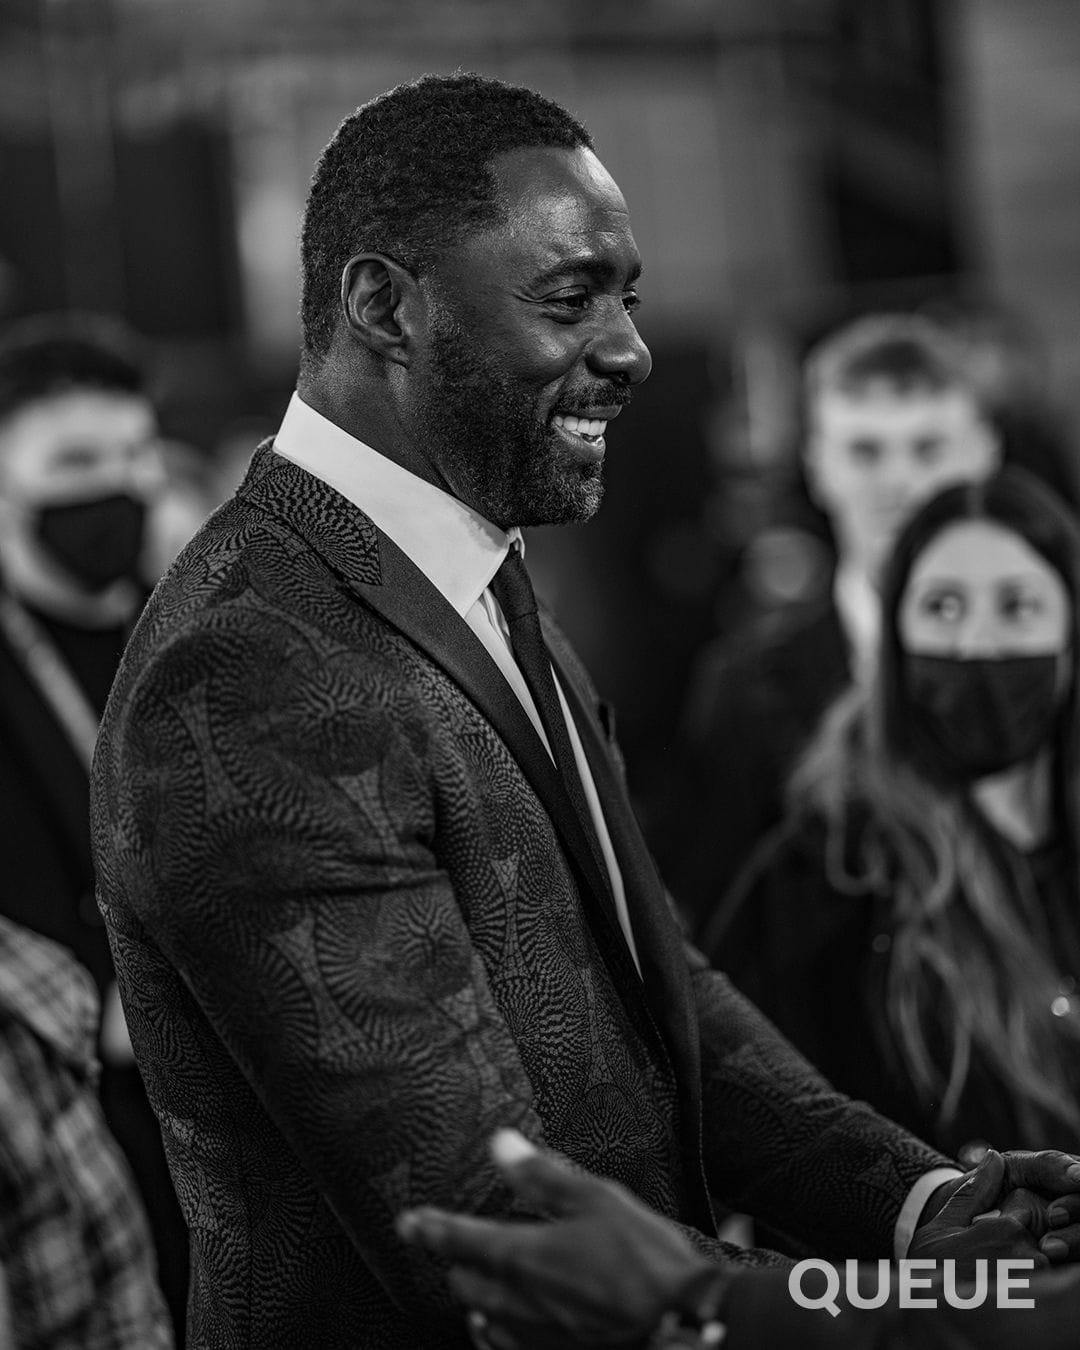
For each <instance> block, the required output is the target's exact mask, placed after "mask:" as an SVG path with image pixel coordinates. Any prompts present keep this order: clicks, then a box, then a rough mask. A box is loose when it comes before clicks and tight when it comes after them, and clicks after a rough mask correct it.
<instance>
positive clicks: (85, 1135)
mask: <svg viewBox="0 0 1080 1350" xmlns="http://www.w3.org/2000/svg"><path fill="white" fill-rule="evenodd" d="M97 1019H98V1011H97V999H96V994H95V992H94V989H93V985H92V983H91V981H90V978H89V976H88V975H87V974H86V972H84V971H83V970H82V968H81V967H80V966H78V965H77V964H76V963H75V962H74V961H73V960H72V958H71V957H70V956H69V955H68V954H67V952H65V951H64V950H63V948H61V947H58V946H56V945H55V944H54V943H52V942H49V941H47V940H46V939H44V938H42V937H40V936H38V935H37V934H36V933H31V932H29V931H28V930H27V929H25V928H21V927H19V926H17V925H15V924H12V923H10V922H9V921H8V920H7V919H4V918H2V917H0V1264H2V1267H3V1274H4V1276H5V1277H6V1281H7V1287H8V1296H9V1300H10V1304H11V1318H12V1321H13V1324H14V1333H15V1343H16V1345H18V1346H19V1347H20V1350H36V1348H37V1347H42V1348H44V1347H48V1348H49V1350H68V1348H69V1347H70V1350H75V1347H79V1350H119V1347H124V1350H136V1347H137V1350H158V1348H159V1347H168V1346H170V1345H171V1343H172V1338H171V1333H170V1331H169V1329H168V1328H169V1323H168V1316H167V1313H166V1311H165V1306H164V1303H163V1302H162V1299H161V1295H160V1293H159V1292H158V1288H157V1283H156V1279H155V1274H154V1258H153V1248H152V1245H151V1242H150V1235H149V1232H148V1230H147V1226H146V1219H145V1217H144V1215H143V1213H142V1210H141V1209H140V1207H139V1202H138V1200H137V1198H136V1195H135V1189H134V1182H133V1181H132V1179H131V1176H130V1174H129V1173H128V1170H127V1167H126V1164H125V1163H124V1161H123V1159H122V1157H121V1154H120V1151H119V1148H118V1147H117V1145H116V1143H115V1142H114V1141H113V1139H112V1137H111V1135H110V1134H109V1133H108V1131H107V1130H106V1127H105V1122H104V1120H103V1118H102V1115H101V1111H100V1108H99V1106H98V1102H97V1098H96V1096H95V1093H94V1080H95V1077H96V1074H97V1064H96V1061H95V1059H94V1044H95V1039H96V1034H97Z"/></svg>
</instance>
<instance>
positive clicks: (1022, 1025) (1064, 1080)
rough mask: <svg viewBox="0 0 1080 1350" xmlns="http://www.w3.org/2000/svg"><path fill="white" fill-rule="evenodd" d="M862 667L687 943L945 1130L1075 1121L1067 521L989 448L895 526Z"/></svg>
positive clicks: (929, 1127)
mask: <svg viewBox="0 0 1080 1350" xmlns="http://www.w3.org/2000/svg"><path fill="white" fill-rule="evenodd" d="M882 604H883V615H882V637H881V647H880V660H879V664H878V668H877V671H876V673H875V674H874V675H873V676H872V677H871V679H870V680H869V681H868V682H867V683H866V684H865V685H863V686H861V687H858V688H853V689H850V690H848V691H847V692H846V693H845V694H844V695H842V696H841V698H840V700H839V701H838V702H837V703H836V704H835V705H834V706H833V708H832V709H831V710H830V712H829V713H828V714H827V715H826V717H825V718H824V719H823V722H822V725H821V728H820V730H819V732H818V734H817V736H816V738H815V740H814V741H813V742H812V744H811V745H810V747H809V748H808V750H807V752H806V753H805V755H804V757H803V759H802V761H801V763H800V765H799V767H798V768H797V770H796V772H795V774H794V775H793V778H792V781H791V784H790V795H789V802H790V810H789V814H788V817H787V819H786V820H785V822H784V824H783V825H781V826H780V827H779V829H778V830H777V831H775V832H774V833H773V834H772V835H770V836H769V837H767V838H766V840H764V841H763V843H762V845H761V846H760V847H759V849H758V850H757V852H756V854H755V856H754V857H753V859H752V860H751V861H750V863H749V864H748V865H747V867H746V869H745V870H744V872H743V874H742V876H741V877H740V879H739V880H738V881H737V882H736V884H735V887H734V889H733V891H732V892H731V893H730V895H729V897H728V898H727V900H726V901H725V903H724V904H723V905H722V906H721V909H720V911H719V912H718V914H717V916H716V919H715V920H714V922H713V924H712V925H711V927H710V930H709V933H708V935H707V939H706V943H705V944H704V945H705V947H706V950H707V952H708V955H709V956H710V957H711V958H712V960H713V961H714V962H715V964H717V965H718V966H720V967H722V968H723V969H724V970H726V971H728V973H729V974H730V975H731V976H732V977H733V979H734V980H735V981H736V983H737V984H739V985H740V987H741V988H742V989H743V990H744V991H745V992H746V993H747V994H749V996H750V997H751V998H752V999H754V1001H755V1002H757V1003H758V1005H759V1006H760V1007H761V1008H762V1009H763V1010H764V1011H765V1012H766V1013H767V1014H768V1015H769V1016H770V1017H772V1018H773V1020H774V1021H775V1022H776V1023H777V1025H778V1026H779V1027H780V1028H781V1030H783V1031H784V1032H785V1033H786V1034H787V1036H788V1037H789V1038H790V1039H791V1040H792V1041H793V1042H794V1044H795V1045H796V1046H798V1047H799V1048H800V1049H801V1050H802V1051H803V1052H804V1054H806V1056H807V1058H809V1059H810V1060H812V1061H813V1062H814V1063H815V1064H816V1065H817V1066H818V1067H819V1068H820V1069H821V1070H822V1071H823V1072H824V1073H825V1074H826V1076H827V1077H829V1078H830V1079H831V1081H832V1082H833V1084H834V1085H835V1086H836V1087H837V1088H839V1089H840V1090H841V1091H843V1092H845V1093H847V1094H848V1095H849V1096H855V1097H863V1098H865V1099H867V1100H868V1101H869V1102H871V1104H872V1105H874V1106H875V1107H877V1108H878V1109H879V1110H880V1111H882V1112H883V1113H884V1114H886V1115H889V1116H892V1117H893V1118H894V1119H896V1120H899V1121H900V1122H901V1123H903V1124H905V1125H907V1126H908V1127H909V1128H910V1129H912V1130H913V1131H914V1132H916V1133H917V1134H920V1135H921V1136H923V1137H924V1138H926V1139H928V1140H931V1141H933V1142H935V1143H937V1144H938V1146H939V1147H942V1148H943V1149H945V1150H946V1151H952V1152H958V1151H960V1150H961V1149H962V1148H963V1147H964V1146H965V1145H971V1144H974V1143H977V1142H979V1143H981V1142H989V1143H991V1144H993V1145H994V1146H995V1147H1006V1146H1023V1145H1028V1146H1032V1145H1034V1144H1036V1143H1038V1144H1039V1145H1041V1146H1045V1145H1046V1144H1051V1145H1058V1146H1061V1147H1064V1148H1074V1147H1076V1146H1077V1144H1078V1142H1080V999H1078V994H1077V989H1078V983H1077V982H1078V980H1080V912H1078V911H1080V885H1078V872H1077V867H1078V848H1077V844H1078V839H1077V834H1078V823H1080V817H1078V814H1077V812H1078V800H1077V797H1078V791H1077V789H1078V783H1077V774H1078V735H1080V716H1078V681H1077V679H1076V650H1077V648H1076V643H1077V638H1076V634H1077V616H1078V612H1080V529H1078V526H1077V524H1076V522H1075V521H1074V519H1073V517H1072V516H1071V515H1070V513H1069V511H1068V510H1067V508H1066V507H1065V506H1064V505H1063V504H1062V503H1061V502H1060V501H1059V500H1058V499H1057V498H1056V497H1054V496H1053V494H1052V493H1050V491H1049V490H1048V489H1046V488H1045V487H1043V486H1042V485H1041V484H1040V483H1038V482H1037V481H1036V480H1034V479H1032V478H1030V477H1028V476H1027V475H1025V474H1023V473H1022V472H1020V471H1018V470H1006V471H1003V472H1002V473H1000V474H998V475H996V476H995V477H993V478H991V479H989V480H988V481H986V482H984V483H982V484H965V485H961V486H956V487H953V488H949V489H947V490H946V491H945V492H943V493H942V494H941V495H940V496H938V497H936V498H934V499H933V501H931V502H930V503H929V504H928V505H927V506H925V507H924V508H923V509H922V510H921V511H920V512H919V514H918V515H917V516H916V517H915V518H914V519H913V520H912V521H911V522H910V523H909V524H908V526H907V528H906V529H905V530H904V531H903V533H902V535H901V536H900V538H899V540H898V541H897V545H896V547H895V550H894V553H893V556H892V558H891V560H890V562H889V565H888V567H887V568H886V571H885V575H884V577H883V584H882Z"/></svg>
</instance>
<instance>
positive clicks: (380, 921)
mask: <svg viewBox="0 0 1080 1350" xmlns="http://www.w3.org/2000/svg"><path fill="white" fill-rule="evenodd" d="M121 696H122V697H123V699H124V708H123V712H122V713H121V714H120V715H119V716H118V717H117V718H115V719H113V725H112V730H111V734H110V736H109V737H108V739H107V741H106V743H105V744H103V745H102V746H101V747H100V749H99V754H100V755H102V756H104V757H105V759H106V762H105V763H104V764H103V765H101V766H99V770H100V772H99V775H98V777H99V780H100V786H99V793H98V796H99V799H100V800H99V801H98V807H97V811H98V816H99V830H100V831H104V832H106V833H107V835H108V843H107V845H106V846H105V847H104V848H102V849H101V850H100V852H101V858H100V859H99V866H101V869H102V886H101V890H102V895H103V897H104V898H105V899H106V902H107V903H114V902H118V904H119V908H120V909H121V910H123V911H127V912H131V913H133V914H134V915H135V916H136V919H137V921H138V923H139V924H140V925H141V927H142V929H143V930H144V931H145V932H147V933H148V934H149V935H150V938H151V939H152V942H153V944H154V945H155V946H156V947H157V948H158V949H159V950H160V952H162V953H163V954H164V956H165V958H166V959H167V961H168V962H169V964H170V965H171V966H172V967H173V968H174V969H175V971H177V972H179V976H180V979H181V981H182V985H183V988H182V990H181V993H180V995H178V996H179V997H183V998H184V999H185V1000H187V999H190V1000H193V1001H194V1003H195V1005H197V1009H198V1014H199V1016H200V1017H201V1018H204V1019H205V1021H206V1023H208V1024H209V1028H210V1029H211V1034H212V1037H213V1038H216V1041H217V1042H218V1043H219V1045H220V1046H221V1047H224V1050H225V1051H226V1052H227V1056H228V1058H229V1059H230V1060H231V1061H232V1063H233V1064H234V1065H236V1066H238V1067H239V1070H240V1072H241V1073H242V1075H243V1078H244V1079H245V1080H246V1082H247V1084H248V1085H249V1086H250V1088H251V1089H252V1090H253V1092H254V1094H255V1095H256V1097H257V1099H258V1101H259V1102H260V1103H261V1105H262V1107H263V1109H264V1110H265V1113H266V1115H267V1116H268V1117H269V1119H270V1121H271V1122H272V1124H273V1126H274V1127H275V1128H276V1130H277V1131H278V1132H280V1135H281V1136H283V1137H284V1140H285V1141H286V1143H287V1145H288V1147H289V1149H290V1150H291V1151H292V1153H293V1154H294V1155H295V1158H296V1159H297V1160H298V1161H299V1164H300V1166H301V1167H302V1168H303V1169H304V1171H305V1172H306V1173H307V1175H308V1176H309V1177H310V1178H311V1179H312V1180H313V1182H314V1185H315V1186H316V1188H317V1189H318V1191H319V1192H321V1194H322V1196H323V1197H324V1198H325V1200H326V1202H327V1203H328V1204H329V1206H330V1207H331V1209H332V1210H333V1212H334V1214H335V1215H336V1216H337V1219H338V1221H339V1222H340V1224H341V1226H342V1228H343V1229H344V1230H345V1232H346V1233H347V1234H348V1236H349V1237H350V1239H351V1240H352V1242H353V1243H354V1244H355V1246H356V1248H357V1249H358V1251H359V1252H360V1253H361V1255H362V1256H363V1259H364V1260H365V1261H366V1263H367V1264H368V1265H369V1267H370V1268H371V1269H372V1270H373V1272H374V1273H375V1274H376V1276H377V1277H378V1278H379V1280H380V1281H381V1282H382V1284H383V1285H384V1287H385V1288H386V1290H387V1292H388V1294H389V1295H390V1297H391V1298H393V1299H394V1300H395V1301H396V1302H397V1303H398V1304H399V1305H400V1306H401V1307H403V1308H404V1309H407V1310H408V1312H409V1313H410V1315H412V1316H423V1315H425V1314H427V1315H432V1314H435V1315H438V1314H439V1313H440V1311H443V1312H444V1311H445V1310H446V1309H447V1308H448V1307H449V1295H448V1294H447V1293H446V1290H445V1283H444V1278H443V1273H442V1272H441V1271H439V1270H437V1269H436V1268H435V1266H434V1265H433V1264H430V1263H429V1262H428V1261H427V1259H426V1258H422V1257H420V1256H418V1255H416V1254H414V1253H412V1252H411V1251H407V1250H406V1248H405V1247H404V1245H403V1244H401V1243H400V1242H399V1241H398V1239H397V1238H396V1236H395V1234H394V1231H393V1222H394V1218H395V1216H396V1214H397V1213H398V1212H399V1211H400V1210H401V1209H402V1208H404V1207H407V1206H411V1205H418V1204H434V1205H440V1206H444V1207H447V1208H449V1209H463V1210H467V1211H472V1212H476V1213H480V1214H499V1213H507V1212H509V1210H510V1208H511V1202H510V1199H509V1195H508V1193H507V1192H506V1191H505V1190H504V1189H503V1188H502V1187H501V1186H500V1184H499V1183H498V1181H497V1179H496V1176H495V1173H494V1171H493V1169H492V1167H491V1165H490V1163H489V1160H488V1157H487V1142H488V1139H489V1136H490V1134H491V1133H492V1131H493V1130H494V1129H496V1128H497V1127H499V1126H506V1125H513V1126H516V1127H517V1128H519V1129H521V1130H522V1131H523V1132H524V1133H525V1134H526V1135H528V1136H529V1137H530V1138H532V1139H533V1140H534V1141H537V1142H542V1132H541V1128H540V1124H539V1121H538V1119H537V1116H536V1114H535V1112H534V1110H533V1109H532V1097H531V1089H530V1085H529V1081H528V1079H527V1077H526V1074H525V1072H524V1070H523V1068H522V1065H521V1062H520V1060H519V1057H518V1053H517V1049H516V1045H515V1041H514V1038H513V1037H512V1035H511V1033H510V1030H509V1028H508V1027H507V1025H506V1024H505V1022H504V1021H503V1019H502V1017H501V1016H500V1014H499V1012H498V1010H497V1008H496V1006H495V1003H494V1000H493V998H492V995H491V992H490V990H489V987H488V983H487V980H486V976H485V969H484V966H483V964H482V962H481V960H480V958H479V956H478V955H477V953H476V952H475V950H474V948H473V946H472V944H471V942H470V938H469V933H468V930H467V927H466V921H465V914H464V912H463V911H465V910H466V909H467V906H468V900H469V897H467V896H461V895H458V894H456V893H455V891H454V888H453V887H452V885H451V882H450V880H449V877H448V874H447V871H446V869H445V866H444V859H443V858H442V856H441V854H440V823H441V822H440V810H441V809H443V804H440V803H437V801H436V800H435V790H434V787H433V783H432V775H431V773H430V771H429V765H428V763H427V756H428V751H429V745H428V727H427V726H426V725H425V721H424V714H423V712H422V710H419V709H418V708H417V706H416V703H417V700H416V698H415V695H414V694H412V693H411V692H410V691H409V689H408V688H406V687H403V685H402V681H401V680H400V676H399V677H398V678H397V679H396V680H395V678H394V671H393V670H392V669H389V670H388V669H387V668H386V666H385V664H384V666H383V667H379V666H377V665H375V666H373V665H371V664H365V663H364V662H363V661H358V660H357V657H356V653H355V650H353V649H351V648H350V649H341V650H340V651H335V650H333V649H330V648H329V647H328V644H327V643H326V642H325V641H323V640H321V639H319V638H317V637H315V636H312V633H311V632H310V631H309V632H305V631H304V627H303V625H302V624H300V623H298V622H296V621H295V620H290V621H288V622H286V621H284V620H282V619H281V618H280V617H278V616H274V615H272V614H271V615H267V614H265V613H261V612H258V611H251V610H240V611H237V610H235V609H234V610H232V611H231V613H229V614H228V615H227V616H226V618H223V619H222V620H221V621H220V622H217V623H210V622H206V623H203V624H202V625H201V626H200V627H199V628H198V629H194V630H192V629H188V630H187V631H186V632H185V633H184V634H183V635H182V636H181V637H179V638H177V639H175V640H174V641H173V643H172V645H171V646H170V647H168V648H167V649H166V650H165V652H164V653H163V654H162V653H159V654H158V656H157V657H155V659H154V661H153V663H151V664H150V665H149V666H148V667H147V668H146V669H144V670H143V672H142V673H141V675H140V676H139V677H138V678H137V679H136V681H135V683H134V685H133V686H132V687H130V688H129V689H127V690H123V691H122V695H121ZM117 922H119V920H117ZM110 926H113V921H112V919H110ZM125 992H126V1002H127V1003H129V1004H130V1003H132V1002H137V1000H138V991H137V990H135V991H133V990H132V989H131V988H130V981H129V988H128V989H127V990H126V991H125ZM213 1053H214V1054H218V1055H220V1050H218V1051H214V1052H213Z"/></svg>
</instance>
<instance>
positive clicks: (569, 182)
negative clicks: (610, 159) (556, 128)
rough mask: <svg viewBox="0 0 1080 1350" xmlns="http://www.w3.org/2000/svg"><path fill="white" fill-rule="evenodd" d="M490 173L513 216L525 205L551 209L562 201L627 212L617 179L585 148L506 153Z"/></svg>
mask: <svg viewBox="0 0 1080 1350" xmlns="http://www.w3.org/2000/svg"><path fill="white" fill-rule="evenodd" d="M491 169H492V173H493V175H494V178H495V184H496V188H497V190H498V192H499V195H500V197H501V198H502V199H503V201H504V202H505V203H506V204H507V206H508V207H509V208H510V210H511V212H514V210H515V208H519V209H520V207H523V206H525V205H526V204H528V205H531V206H534V207H535V206H537V205H541V206H544V207H546V208H548V209H550V208H551V206H552V205H553V204H554V203H557V202H559V201H561V200H569V201H574V202H580V203H581V204H582V205H584V206H586V207H593V208H598V209H601V210H612V211H619V212H625V211H626V209H627V208H626V201H625V199H624V197H623V195H622V193H621V192H620V191H619V186H618V184H617V183H616V182H615V180H614V178H612V176H611V174H610V173H608V171H607V169H605V168H604V166H603V164H601V162H600V160H599V159H598V158H597V156H596V155H595V154H594V153H593V151H592V150H590V149H589V148H588V147H587V146H584V145H579V146H576V147H574V148H573V149H567V148H564V147H562V146H554V145H537V146H526V147H521V148H519V149H517V150H504V151H503V152H502V153H501V154H498V155H496V156H495V158H494V159H493V160H492V161H491Z"/></svg>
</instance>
